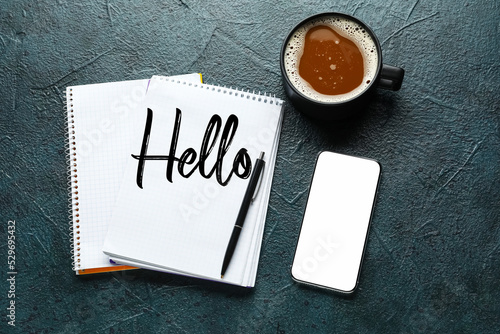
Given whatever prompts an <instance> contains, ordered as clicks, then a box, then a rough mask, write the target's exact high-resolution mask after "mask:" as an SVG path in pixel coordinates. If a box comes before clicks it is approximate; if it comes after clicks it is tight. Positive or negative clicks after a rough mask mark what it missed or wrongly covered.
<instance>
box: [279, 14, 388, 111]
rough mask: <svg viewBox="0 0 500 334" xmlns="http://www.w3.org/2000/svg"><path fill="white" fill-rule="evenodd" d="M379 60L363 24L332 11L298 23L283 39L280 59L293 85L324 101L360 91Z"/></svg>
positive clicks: (366, 84)
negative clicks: (284, 43) (283, 46)
mask: <svg viewBox="0 0 500 334" xmlns="http://www.w3.org/2000/svg"><path fill="white" fill-rule="evenodd" d="M378 61H379V55H378V52H377V46H376V42H375V41H374V39H373V38H372V37H371V35H370V34H369V33H368V32H367V31H365V28H364V27H363V26H362V25H360V24H358V23H357V22H355V21H353V20H350V19H349V18H348V17H345V16H342V15H335V14H332V15H328V16H320V17H318V18H315V19H313V20H310V21H307V22H306V23H304V24H303V25H301V26H299V27H298V28H297V29H296V30H295V31H294V32H293V33H292V34H291V35H290V38H289V40H288V41H287V42H286V46H285V49H284V59H283V62H284V69H285V72H286V75H287V77H288V79H289V80H290V82H291V83H292V85H293V86H295V88H296V89H297V90H298V91H299V92H301V93H302V94H303V95H305V96H307V97H308V98H310V99H313V100H316V101H318V102H327V103H328V102H333V103H336V102H343V101H347V100H350V99H353V98H355V97H357V96H358V95H360V94H362V93H363V92H364V91H365V90H366V89H367V88H368V87H369V86H370V83H371V82H372V81H373V80H374V79H375V76H376V74H377V69H378Z"/></svg>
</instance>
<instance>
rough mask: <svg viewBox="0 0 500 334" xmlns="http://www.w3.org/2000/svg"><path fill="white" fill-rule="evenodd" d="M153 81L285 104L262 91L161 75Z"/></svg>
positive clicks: (154, 77)
mask: <svg viewBox="0 0 500 334" xmlns="http://www.w3.org/2000/svg"><path fill="white" fill-rule="evenodd" d="M153 79H158V80H161V81H170V82H175V83H178V84H182V85H188V86H192V87H194V88H201V89H207V90H212V91H216V92H218V93H223V94H228V95H230V96H234V97H239V98H246V99H248V100H252V101H257V102H263V103H269V104H276V105H282V104H283V101H282V100H281V99H279V98H277V97H276V95H271V94H267V93H261V92H260V91H259V92H258V93H255V90H254V91H253V92H250V90H247V91H246V92H245V91H244V90H240V89H238V88H232V87H229V88H227V87H226V86H220V85H209V84H204V83H193V82H187V81H181V80H178V79H172V78H169V77H165V76H160V75H155V76H153Z"/></svg>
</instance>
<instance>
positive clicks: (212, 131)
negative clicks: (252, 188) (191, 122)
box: [132, 108, 252, 189]
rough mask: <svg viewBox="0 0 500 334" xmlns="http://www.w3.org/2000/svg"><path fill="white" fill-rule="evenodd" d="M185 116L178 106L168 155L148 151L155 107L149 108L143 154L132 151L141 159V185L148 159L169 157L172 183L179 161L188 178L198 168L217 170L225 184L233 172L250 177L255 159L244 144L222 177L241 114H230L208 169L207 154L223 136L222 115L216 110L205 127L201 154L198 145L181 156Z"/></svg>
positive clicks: (207, 171) (206, 171)
mask: <svg viewBox="0 0 500 334" xmlns="http://www.w3.org/2000/svg"><path fill="white" fill-rule="evenodd" d="M181 118H182V112H181V110H180V109H178V108H176V114H175V121H174V130H173V133H172V141H171V142H170V150H169V153H168V155H147V151H148V145H149V137H150V134H151V125H152V124H153V110H151V109H149V108H148V112H147V117H146V126H145V128H144V137H143V140H142V146H141V153H140V154H139V155H135V154H132V157H133V158H134V159H137V160H139V162H138V165H137V178H136V183H137V186H138V187H139V188H141V189H142V179H143V173H144V165H145V161H146V160H167V169H166V178H167V180H168V181H169V182H170V183H172V172H173V168H174V163H175V162H177V171H178V172H179V174H180V175H181V176H182V177H184V178H188V177H190V176H191V175H192V174H193V173H194V172H195V171H196V170H198V171H199V173H200V175H201V176H203V177H204V178H206V179H209V178H211V177H212V175H213V174H214V173H215V175H216V176H215V177H216V180H217V182H218V183H219V184H220V185H221V186H226V185H227V184H228V183H229V181H230V180H231V177H232V176H233V174H235V175H236V176H238V177H239V178H242V179H246V178H248V176H249V175H250V172H251V170H252V162H251V159H250V156H249V155H248V153H247V149H245V148H241V149H240V150H239V151H238V153H237V154H236V156H235V157H234V159H233V166H232V169H231V171H230V173H229V175H228V176H227V178H226V179H225V180H223V177H222V164H223V160H224V157H225V155H226V153H227V151H228V150H229V146H230V145H231V143H232V141H233V138H234V135H235V133H236V130H237V129H238V117H236V116H235V115H230V116H229V117H228V119H227V121H226V124H225V125H224V129H223V130H222V135H221V138H220V142H219V148H218V151H217V160H216V161H215V163H214V165H213V166H208V169H207V166H206V165H205V163H206V160H207V158H208V157H209V156H210V154H211V153H212V150H213V148H214V147H215V144H216V142H217V139H218V137H219V133H220V130H221V128H222V119H221V117H220V116H219V115H217V114H215V115H213V116H212V118H211V119H210V121H209V122H208V125H207V128H206V130H205V135H204V137H203V140H202V142H201V147H200V153H199V154H198V153H197V152H196V150H195V149H193V148H188V149H186V150H185V151H184V152H183V153H182V154H181V155H180V157H177V156H176V151H177V139H178V138H179V133H180V128H181ZM187 166H191V169H190V170H187V171H186V169H187V168H188V167H187ZM240 167H241V169H240Z"/></svg>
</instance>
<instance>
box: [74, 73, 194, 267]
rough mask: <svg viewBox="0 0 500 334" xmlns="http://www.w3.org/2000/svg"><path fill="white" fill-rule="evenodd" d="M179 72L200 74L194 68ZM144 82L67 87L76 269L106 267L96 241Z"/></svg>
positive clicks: (115, 191)
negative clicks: (73, 186) (73, 165)
mask: <svg viewBox="0 0 500 334" xmlns="http://www.w3.org/2000/svg"><path fill="white" fill-rule="evenodd" d="M182 77H183V79H184V80H191V81H196V80H198V82H199V80H200V76H199V74H197V73H195V74H189V75H186V76H182ZM148 82H149V79H144V80H132V81H122V82H112V83H101V84H91V85H82V86H72V87H68V88H67V96H68V112H69V113H71V115H70V122H71V121H73V122H72V123H70V124H71V125H74V132H75V133H74V134H72V133H71V131H72V129H71V128H70V138H69V139H70V148H71V147H72V148H75V149H74V150H71V152H72V153H73V152H75V153H76V156H75V157H76V172H74V173H73V174H74V175H73V176H72V181H73V180H77V181H78V183H76V185H77V186H78V188H77V189H75V188H72V189H71V191H72V192H73V203H72V204H73V208H72V211H73V212H72V216H73V230H74V253H75V269H76V270H84V269H91V268H102V267H110V263H109V258H108V257H107V256H105V255H104V254H103V253H102V246H103V243H104V237H105V235H106V232H107V228H108V224H109V221H110V219H111V214H112V208H113V205H114V203H115V200H116V196H117V194H118V190H119V188H120V186H121V180H122V177H123V171H124V169H125V165H126V160H127V155H128V150H129V147H130V139H131V136H130V133H131V131H132V129H133V127H134V117H133V114H134V113H135V112H136V109H137V107H138V106H140V105H141V103H142V100H143V98H144V96H145V93H146V88H147V85H148ZM72 136H74V137H75V138H74V139H73V138H72ZM73 142H74V143H75V144H72V143H73ZM72 158H73V156H72ZM71 163H73V161H71ZM72 169H73V167H72ZM75 175H76V178H75ZM73 184H74V183H72V185H73ZM75 190H76V191H78V194H76V195H75V193H74V192H75ZM76 198H77V199H76ZM76 203H78V204H77V205H76ZM76 209H78V210H76ZM77 215H78V216H77ZM78 238H79V239H78ZM78 243H79V244H78Z"/></svg>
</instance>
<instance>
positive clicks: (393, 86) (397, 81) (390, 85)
mask: <svg viewBox="0 0 500 334" xmlns="http://www.w3.org/2000/svg"><path fill="white" fill-rule="evenodd" d="M404 76H405V70H403V69H402V68H400V67H395V66H391V65H385V64H382V69H381V71H380V79H379V82H378V86H379V87H380V88H383V89H388V90H399V89H400V88H401V85H402V84H403V78H404Z"/></svg>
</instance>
